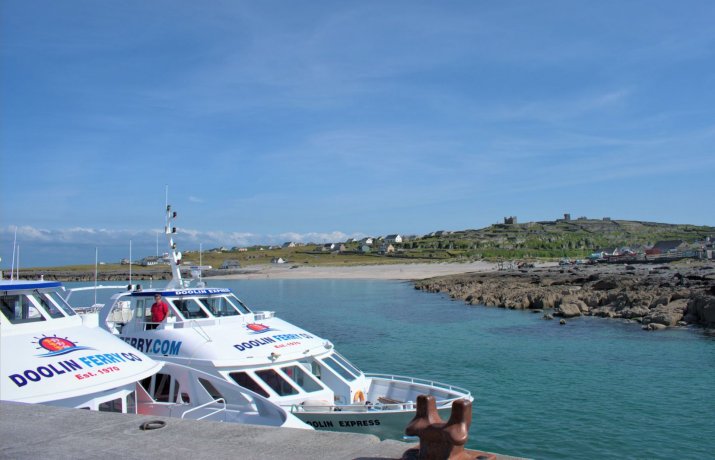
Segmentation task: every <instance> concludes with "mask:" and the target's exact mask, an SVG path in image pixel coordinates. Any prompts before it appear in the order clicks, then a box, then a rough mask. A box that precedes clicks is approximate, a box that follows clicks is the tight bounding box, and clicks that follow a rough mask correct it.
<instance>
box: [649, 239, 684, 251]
mask: <svg viewBox="0 0 715 460" xmlns="http://www.w3.org/2000/svg"><path fill="white" fill-rule="evenodd" d="M683 243H684V241H683V240H664V241H658V242H657V243H655V244H654V245H653V249H660V250H661V251H670V250H672V249H675V248H677V247H678V246H680V245H681V244H683Z"/></svg>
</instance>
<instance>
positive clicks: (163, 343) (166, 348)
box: [122, 337, 182, 356]
mask: <svg viewBox="0 0 715 460" xmlns="http://www.w3.org/2000/svg"><path fill="white" fill-rule="evenodd" d="M122 340H124V341H125V342H127V343H128V344H129V345H131V346H133V347H134V348H136V349H137V350H139V351H141V352H144V353H153V354H155V355H159V354H161V355H164V356H166V355H175V356H176V355H178V354H179V349H180V348H181V344H182V342H180V341H176V340H160V339H142V338H137V337H122Z"/></svg>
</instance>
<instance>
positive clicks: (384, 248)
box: [379, 243, 395, 254]
mask: <svg viewBox="0 0 715 460" xmlns="http://www.w3.org/2000/svg"><path fill="white" fill-rule="evenodd" d="M379 252H380V254H394V252H395V247H394V246H393V245H391V244H388V243H383V244H382V245H380V251H379Z"/></svg>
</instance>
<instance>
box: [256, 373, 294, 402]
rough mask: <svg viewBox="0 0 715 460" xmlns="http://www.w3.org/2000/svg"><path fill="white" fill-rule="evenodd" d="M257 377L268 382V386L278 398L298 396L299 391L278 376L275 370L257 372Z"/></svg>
mask: <svg viewBox="0 0 715 460" xmlns="http://www.w3.org/2000/svg"><path fill="white" fill-rule="evenodd" d="M256 375H257V376H258V377H260V379H261V380H263V381H264V382H266V384H267V385H268V386H269V387H271V388H272V389H273V391H275V392H276V393H278V396H286V395H294V394H298V390H296V389H295V388H293V385H291V384H290V383H288V382H286V380H285V379H284V378H283V377H281V376H280V375H278V372H276V371H275V370H273V369H264V370H262V371H256Z"/></svg>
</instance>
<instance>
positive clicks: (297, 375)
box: [281, 366, 322, 393]
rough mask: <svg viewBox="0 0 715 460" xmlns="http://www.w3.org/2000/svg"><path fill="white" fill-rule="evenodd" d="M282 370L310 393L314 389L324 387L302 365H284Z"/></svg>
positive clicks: (317, 389)
mask: <svg viewBox="0 0 715 460" xmlns="http://www.w3.org/2000/svg"><path fill="white" fill-rule="evenodd" d="M281 370H282V371H283V372H284V373H285V374H286V375H287V376H288V377H289V378H290V379H291V380H293V381H294V382H295V383H297V384H298V386H299V387H301V388H302V389H303V390H304V391H306V392H308V393H310V392H312V391H319V390H322V387H321V386H320V384H319V383H318V382H316V381H315V380H313V378H312V377H310V375H309V374H308V372H306V371H305V369H303V367H302V366H287V367H282V368H281Z"/></svg>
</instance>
